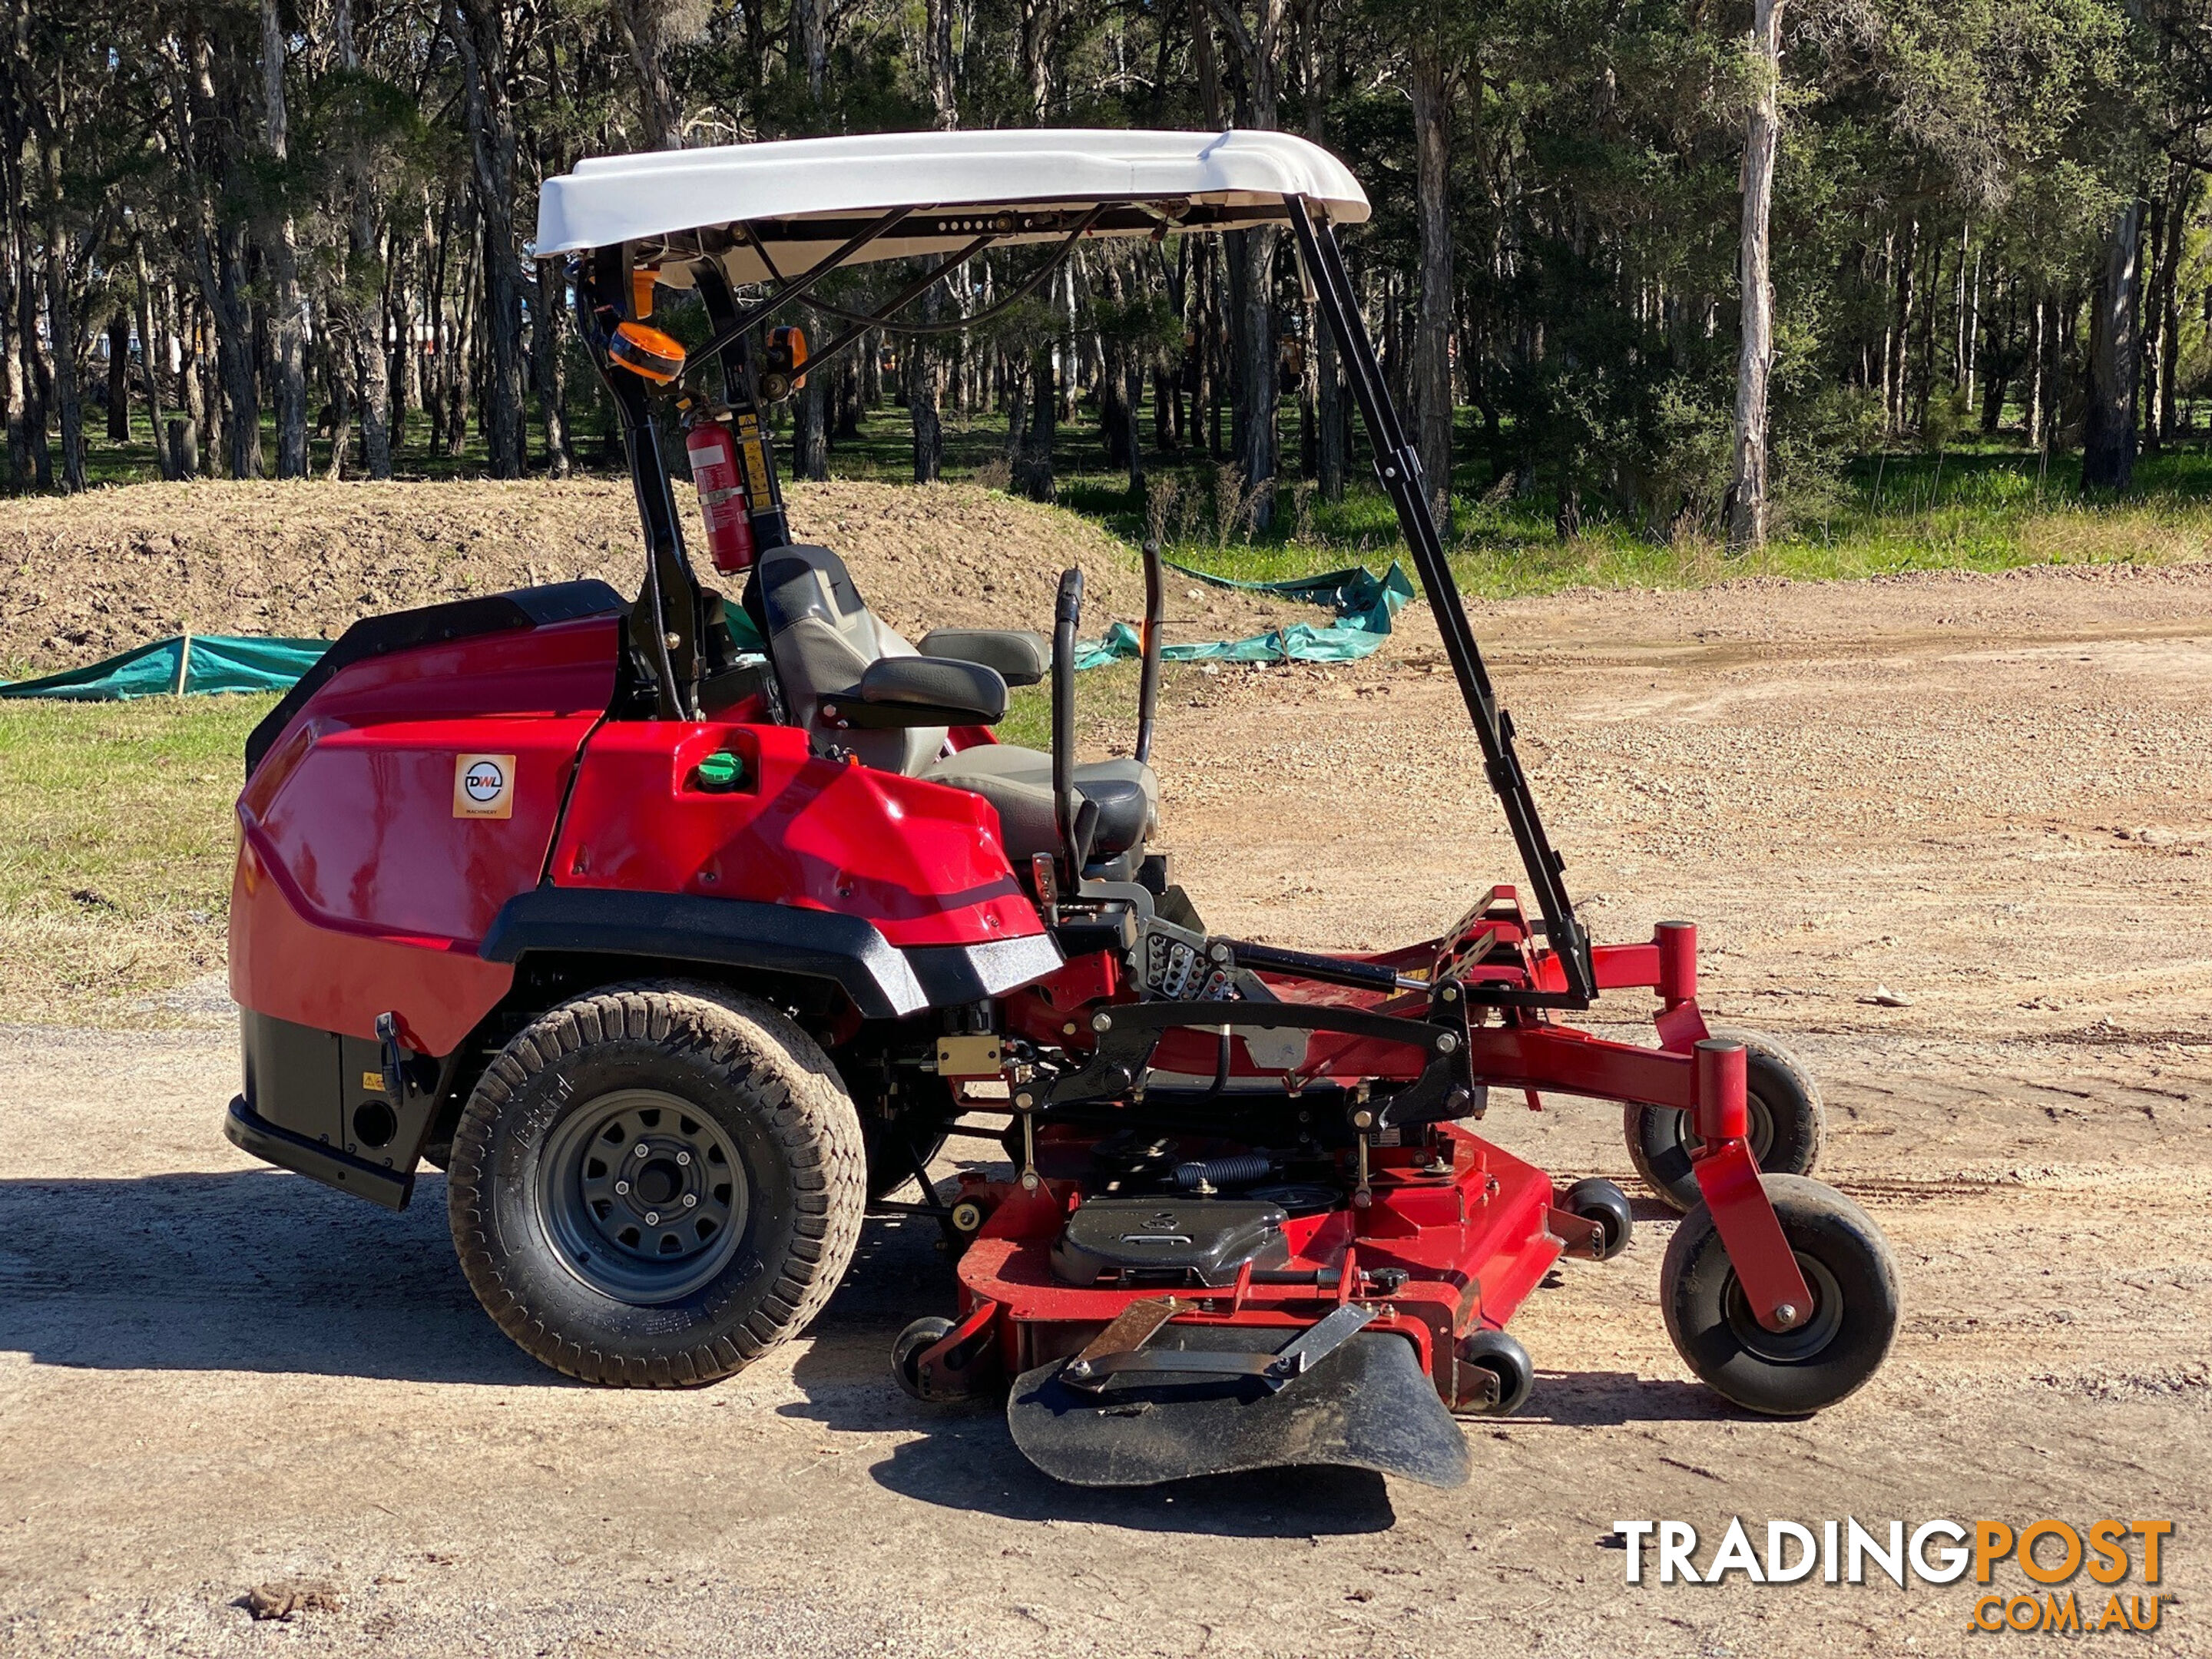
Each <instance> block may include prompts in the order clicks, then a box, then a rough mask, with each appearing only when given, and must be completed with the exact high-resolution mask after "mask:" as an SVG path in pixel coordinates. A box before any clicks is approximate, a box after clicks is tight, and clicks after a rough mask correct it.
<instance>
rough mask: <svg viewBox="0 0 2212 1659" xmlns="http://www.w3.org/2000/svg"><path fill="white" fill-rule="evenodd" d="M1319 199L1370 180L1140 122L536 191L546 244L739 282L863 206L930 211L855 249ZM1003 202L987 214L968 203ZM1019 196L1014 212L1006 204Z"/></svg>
mask: <svg viewBox="0 0 2212 1659" xmlns="http://www.w3.org/2000/svg"><path fill="white" fill-rule="evenodd" d="M1290 196H1303V197H1308V198H1310V200H1311V201H1312V202H1314V203H1315V204H1316V205H1317V206H1318V208H1319V209H1320V210H1322V212H1323V213H1324V214H1325V215H1326V216H1327V217H1328V218H1329V219H1330V220H1332V221H1334V222H1336V223H1339V224H1357V223H1358V222H1361V221H1363V220H1364V219H1365V218H1366V217H1367V196H1366V192H1365V191H1363V190H1361V189H1360V187H1359V181H1358V179H1354V178H1353V177H1352V173H1351V172H1350V171H1349V170H1348V169H1347V168H1346V167H1345V165H1344V163H1343V162H1341V161H1338V160H1337V159H1336V157H1334V155H1330V154H1329V153H1328V151H1327V150H1325V149H1321V148H1320V147H1319V146H1318V145H1316V144H1311V143H1307V142H1306V141H1305V140H1304V139H1303V138H1300V137H1296V136H1294V135H1292V134H1291V133H1286V132H1261V131H1252V132H1141V131H1115V130H1091V131H1086V130H1067V129H1049V128H1046V129H1035V128H1032V129H1024V130H1018V131H1003V132H891V133H879V134H871V135H868V136H865V137H848V138H793V139H787V140H784V141H782V142H781V143H767V144H726V145H721V146H719V147H717V148H714V149H683V150H656V151H652V152H648V153H647V154H644V155H610V156H605V157H602V158H600V159H599V160H596V161H585V162H583V163H581V164H580V165H579V166H578V167H577V168H576V170H575V171H574V173H568V174H567V175H565V176H563V177H562V178H558V179H547V180H546V181H545V184H544V188H543V189H542V190H541V191H539V193H538V238H537V252H538V257H539V258H547V257H550V256H551V255H553V254H556V253H570V252H578V251H580V250H582V249H586V248H593V247H610V246H614V245H616V244H617V243H625V242H627V243H632V244H642V245H645V246H642V247H641V248H640V250H639V252H640V253H641V256H643V257H646V258H653V249H654V247H655V246H664V247H665V252H666V258H667V264H666V266H665V268H664V271H663V276H662V280H663V281H664V282H671V281H672V282H675V283H684V282H685V281H687V280H688V279H687V278H685V277H684V276H680V275H679V274H678V273H679V271H680V270H681V267H682V265H683V264H684V261H685V260H686V259H687V258H700V257H702V256H710V257H714V258H719V259H720V260H721V261H722V262H723V264H724V267H725V269H726V271H727V274H728V276H729V278H730V280H731V281H732V283H757V282H761V281H763V280H765V279H766V278H767V276H768V275H769V272H768V270H767V266H766V265H765V264H764V263H763V261H762V259H761V258H760V255H759V253H758V252H757V248H756V246H754V245H753V244H752V242H751V241H750V240H749V239H748V235H747V234H746V231H745V230H740V229H738V227H746V228H749V229H750V232H751V233H752V234H757V235H758V236H759V238H760V240H762V241H764V242H766V243H767V244H768V246H769V249H770V250H771V256H772V258H774V260H775V265H776V268H777V270H779V271H781V274H782V275H784V276H794V275H796V274H797V273H799V272H800V271H803V270H806V269H807V268H808V267H809V266H811V265H812V264H815V263H816V262H817V260H819V259H821V258H824V257H826V256H827V255H829V253H831V252H834V251H835V250H836V248H837V247H839V246H842V244H843V243H844V242H845V241H846V240H848V238H849V237H850V236H851V235H852V234H854V231H855V230H857V229H859V228H862V227H863V226H864V225H865V224H866V222H868V221H869V220H871V219H873V218H876V217H878V216H881V215H882V214H884V213H885V212H887V211H888V210H891V209H894V208H898V207H915V208H919V209H921V210H923V211H921V212H917V213H916V214H915V215H914V216H911V217H910V218H908V220H906V221H905V222H903V223H902V224H901V225H900V226H899V227H898V228H897V229H896V230H894V231H892V232H890V234H886V235H884V236H882V237H880V238H878V240H875V241H873V242H871V243H869V244H868V245H867V246H866V247H865V248H863V249H861V250H860V252H859V253H858V254H856V255H855V256H854V260H853V263H854V264H863V263H867V262H870V261H873V260H880V259H899V258H912V257H914V256H915V255H918V254H923V253H930V252H951V251H952V250H954V249H957V248H960V247H963V246H967V245H968V244H969V242H970V241H972V240H974V239H975V236H976V235H977V234H980V233H983V232H987V231H995V232H997V233H998V234H999V237H1000V240H1005V241H1052V240H1058V239H1059V238H1060V237H1061V236H1064V235H1066V234H1067V233H1068V232H1069V231H1070V230H1071V229H1072V228H1073V226H1074V224H1075V222H1076V221H1077V220H1078V219H1079V217H1080V216H1081V215H1082V214H1083V213H1084V212H1085V211H1086V210H1089V209H1090V208H1091V207H1093V206H1095V205H1097V204H1100V203H1110V204H1133V207H1134V208H1135V209H1136V210H1138V211H1136V212H1134V213H1117V214H1115V215H1114V216H1111V217H1109V218H1102V219H1101V220H1100V221H1099V222H1097V224H1096V226H1095V228H1094V231H1093V234H1100V235H1143V234H1150V233H1151V232H1152V230H1153V229H1155V228H1158V227H1160V226H1163V225H1164V226H1165V227H1166V228H1170V229H1174V228H1185V229H1190V230H1217V229H1225V228H1235V226H1236V224H1237V223H1238V222H1247V223H1249V222H1256V221H1261V220H1266V219H1277V220H1279V219H1280V217H1281V212H1280V204H1281V203H1282V201H1283V198H1284V197H1290ZM989 207H995V208H999V209H1000V210H1001V211H1000V212H998V213H994V214H992V215H989V216H987V217H984V218H977V217H975V216H973V215H968V216H963V215H962V214H961V213H960V212H959V211H958V210H962V209H974V208H989ZM1008 208H1018V209H1019V210H1020V211H1018V213H1015V214H1012V215H1011V216H1010V215H1009V214H1008V213H1006V211H1004V210H1006V209H1008Z"/></svg>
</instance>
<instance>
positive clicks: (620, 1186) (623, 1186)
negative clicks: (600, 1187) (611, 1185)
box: [615, 1181, 629, 1193]
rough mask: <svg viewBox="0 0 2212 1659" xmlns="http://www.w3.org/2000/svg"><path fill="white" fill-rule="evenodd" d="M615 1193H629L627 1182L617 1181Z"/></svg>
mask: <svg viewBox="0 0 2212 1659" xmlns="http://www.w3.org/2000/svg"><path fill="white" fill-rule="evenodd" d="M615 1191H617V1193H627V1192H628V1191H629V1182H627V1181H617V1182H615Z"/></svg>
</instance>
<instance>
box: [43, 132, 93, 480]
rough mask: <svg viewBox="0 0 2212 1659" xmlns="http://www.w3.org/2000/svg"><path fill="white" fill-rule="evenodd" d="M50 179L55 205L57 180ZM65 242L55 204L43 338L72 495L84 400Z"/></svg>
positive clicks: (80, 467) (49, 226)
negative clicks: (78, 375) (50, 352)
mask: <svg viewBox="0 0 2212 1659" xmlns="http://www.w3.org/2000/svg"><path fill="white" fill-rule="evenodd" d="M58 170H59V169H58V167H57V168H56V172H57V173H58ZM52 182H53V184H54V185H55V190H56V195H55V198H54V199H55V201H56V202H57V204H58V202H59V199H60V197H59V184H60V180H59V179H58V178H56V179H54V180H53V181H52ZM68 245H69V237H68V234H67V233H66V232H65V231H64V229H63V228H62V225H61V219H60V210H59V208H58V206H57V208H56V210H55V212H54V215H53V216H52V217H50V218H49V219H48V220H47V221H46V330H47V333H46V337H47V339H48V340H49V341H50V342H52V346H53V356H54V364H53V374H54V410H55V412H56V413H57V414H58V416H60V417H61V438H62V488H63V489H64V490H66V491H68V492H70V494H72V495H74V494H75V493H76V491H78V490H80V489H83V488H84V399H83V398H82V394H81V393H80V392H78V390H77V383H76V313H75V312H74V310H73V309H72V308H71V307H70V291H69V259H68V257H67V252H66V250H67V248H68Z"/></svg>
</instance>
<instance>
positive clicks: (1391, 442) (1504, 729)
mask: <svg viewBox="0 0 2212 1659" xmlns="http://www.w3.org/2000/svg"><path fill="white" fill-rule="evenodd" d="M1284 205H1285V207H1286V208H1287V209H1288V210H1289V212H1290V220H1291V234H1293V236H1295V237H1296V239H1297V246H1298V258H1299V261H1300V263H1302V264H1304V266H1305V269H1306V272H1307V275H1308V276H1309V278H1310V280H1311V282H1312V283H1313V287H1314V297H1315V301H1316V305H1317V306H1318V307H1319V309H1320V311H1321V313H1322V319H1323V320H1324V321H1326V322H1327V323H1328V327H1329V331H1330V332H1331V333H1333V334H1334V335H1335V337H1336V342H1337V345H1338V347H1339V349H1340V350H1341V351H1342V353H1343V356H1344V365H1345V368H1346V371H1347V373H1348V375H1349V378H1350V380H1351V381H1352V396H1353V397H1354V398H1357V399H1358V404H1359V413H1360V418H1361V419H1362V420H1363V421H1364V422H1365V424H1366V427H1367V435H1368V437H1369V438H1370V440H1371V441H1372V442H1373V443H1374V446H1375V471H1376V473H1377V474H1378V475H1380V477H1381V478H1382V480H1383V488H1384V489H1387V490H1388V491H1389V494H1390V501H1391V504H1392V505H1393V506H1394V507H1396V508H1397V510H1398V523H1399V526H1400V527H1401V529H1402V530H1403V531H1404V532H1405V536H1406V544H1407V546H1408V547H1409V548H1411V549H1412V550H1413V568H1415V569H1416V570H1417V571H1419V573H1420V577H1421V586H1422V587H1423V588H1424V589H1425V590H1426V591H1427V592H1428V596H1429V603H1430V605H1431V606H1432V607H1433V608H1434V610H1435V611H1436V613H1437V632H1438V633H1439V634H1441V635H1443V643H1444V654H1445V655H1446V656H1447V657H1449V659H1451V665H1452V672H1453V673H1454V674H1455V676H1457V677H1458V679H1459V689H1460V695H1461V696H1462V697H1464V698H1465V699H1466V700H1467V712H1468V714H1469V715H1470V716H1472V717H1473V719H1474V729H1475V735H1476V736H1477V737H1478V738H1480V740H1481V744H1482V754H1483V759H1484V761H1485V762H1486V769H1487V770H1488V772H1489V774H1490V782H1491V787H1492V788H1493V789H1495V790H1496V791H1497V792H1498V802H1499V804H1500V805H1503V806H1504V809H1505V821H1506V823H1507V824H1508V826H1509V827H1510V829H1511V830H1512V832H1513V842H1514V845H1515V846H1516V848H1519V849H1520V853H1521V862H1522V866H1524V867H1525V868H1526V869H1527V870H1528V885H1529V889H1530V891H1531V893H1532V894H1533V896H1534V898H1535V901H1536V907H1537V908H1538V910H1539V911H1540V912H1541V914H1542V915H1543V918H1544V924H1545V930H1546V934H1547V938H1548V939H1550V942H1551V945H1552V948H1553V951H1556V952H1557V953H1558V956H1559V963H1560V966H1561V967H1562V968H1564V969H1565V971H1566V979H1567V997H1568V999H1569V1000H1571V1001H1572V1003H1573V1004H1574V1005H1575V1006H1584V1005H1587V1004H1588V1003H1589V1001H1590V1000H1592V999H1593V998H1594V997H1595V996H1596V994H1597V978H1596V975H1595V971H1594V970H1593V969H1592V965H1591V962H1590V947H1589V935H1588V934H1587V933H1584V932H1583V927H1582V924H1581V923H1580V922H1578V921H1577V920H1576V919H1575V910H1574V904H1573V902H1572V901H1571V899H1569V898H1568V896H1567V889H1566V884H1565V882H1564V881H1563V880H1562V879H1561V878H1560V872H1561V871H1563V870H1564V869H1565V867H1566V860H1565V859H1564V858H1562V857H1561V856H1560V855H1559V852H1558V851H1557V849H1555V848H1553V845H1552V842H1551V839H1550V837H1549V836H1547V835H1546V834H1545V833H1544V825H1543V821H1542V820H1541V818H1539V817H1537V814H1536V800H1535V797H1534V794H1532V793H1530V791H1529V788H1528V777H1527V775H1525V774H1524V773H1523V772H1522V769H1521V761H1520V757H1518V756H1516V754H1515V753H1514V752H1513V717H1512V716H1511V715H1510V714H1507V713H1506V712H1505V710H1504V709H1503V708H1500V707H1499V706H1498V696H1497V694H1496V693H1495V692H1494V691H1493V690H1492V689H1491V684H1490V671H1489V670H1488V669H1487V668H1486V667H1485V666H1484V665H1483V661H1482V651H1481V648H1480V647H1479V646H1477V645H1476V643H1475V640H1474V628H1473V626H1472V625H1470V624H1469V623H1468V619H1467V606H1466V605H1465V604H1464V603H1462V600H1461V599H1460V593H1459V584H1458V583H1457V582H1456V581H1455V580H1454V579H1453V577H1452V573H1451V565H1450V563H1449V561H1447V560H1446V558H1445V557H1444V548H1443V537H1442V536H1441V535H1439V534H1438V533H1437V521H1436V517H1435V515H1434V514H1433V513H1431V510H1430V507H1429V496H1428V491H1427V490H1426V489H1424V488H1423V479H1422V476H1421V461H1420V457H1419V454H1418V453H1416V452H1415V451H1414V448H1413V445H1412V444H1411V443H1409V442H1407V439H1406V429H1405V428H1404V427H1403V426H1402V425H1401V424H1400V422H1399V420H1398V411H1397V410H1395V409H1394V408H1393V407H1392V406H1391V404H1390V394H1389V390H1388V389H1387V388H1386V387H1385V386H1384V385H1383V368H1382V365H1381V364H1380V363H1378V362H1376V357H1375V343H1374V342H1373V341H1372V340H1370V338H1369V337H1368V335H1367V325H1366V324H1365V322H1364V321H1363V320H1362V319H1361V318H1360V315H1359V307H1358V302H1357V301H1356V300H1355V299H1354V297H1353V295H1352V279H1351V277H1350V276H1349V275H1347V274H1346V270H1345V268H1344V254H1343V251H1342V250H1341V249H1340V248H1339V247H1338V246H1337V243H1336V232H1335V229H1334V227H1332V226H1331V225H1330V224H1329V222H1328V220H1327V219H1326V218H1325V217H1324V218H1322V219H1321V220H1320V221H1319V222H1316V220H1315V218H1314V216H1313V215H1312V214H1311V213H1310V212H1309V211H1308V210H1307V206H1306V204H1305V201H1304V198H1303V197H1295V196H1294V197H1285V202H1284Z"/></svg>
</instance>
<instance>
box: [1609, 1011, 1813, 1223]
mask: <svg viewBox="0 0 2212 1659" xmlns="http://www.w3.org/2000/svg"><path fill="white" fill-rule="evenodd" d="M1713 1035H1714V1036H1717V1037H1722V1038H1725V1039H1726V1040H1727V1041H1729V1042H1741V1044H1743V1046H1744V1049H1745V1054H1744V1091H1743V1092H1744V1106H1745V1109H1746V1110H1745V1115H1746V1116H1747V1119H1748V1120H1749V1125H1748V1127H1749V1129H1750V1134H1749V1135H1748V1137H1747V1139H1749V1140H1750V1142H1751V1155H1752V1158H1753V1160H1754V1161H1755V1162H1756V1163H1757V1164H1758V1165H1759V1170H1760V1171H1761V1172H1762V1173H1764V1174H1766V1175H1788V1176H1802V1175H1810V1174H1812V1173H1813V1171H1814V1170H1815V1169H1816V1168H1818V1167H1819V1165H1820V1149H1821V1148H1822V1147H1823V1146H1826V1143H1827V1139H1828V1109H1827V1107H1826V1104H1825V1103H1823V1102H1822V1101H1821V1099H1820V1083H1819V1082H1818V1081H1817V1080H1816V1079H1814V1076H1813V1073H1811V1072H1810V1071H1809V1070H1808V1069H1807V1067H1806V1066H1805V1063H1804V1062H1803V1061H1802V1060H1799V1059H1798V1058H1797V1056H1796V1055H1795V1054H1791V1053H1790V1050H1789V1049H1787V1048H1784V1047H1783V1046H1782V1044H1780V1043H1779V1042H1776V1041H1775V1040H1774V1039H1773V1038H1772V1037H1771V1036H1765V1034H1763V1033H1761V1032H1758V1031H1723V1030H1716V1031H1715V1032H1714V1033H1713ZM1621 1133H1622V1134H1623V1136H1624V1137H1625V1138H1626V1140H1627V1142H1628V1160H1629V1162H1630V1163H1632V1164H1634V1165H1635V1166H1636V1173H1637V1174H1638V1175H1640V1176H1643V1177H1644V1181H1645V1182H1647V1183H1648V1184H1649V1185H1650V1188H1651V1190H1652V1191H1653V1192H1655V1193H1656V1194H1658V1195H1659V1196H1660V1197H1661V1198H1662V1199H1663V1200H1666V1201H1667V1202H1668V1204H1669V1205H1671V1206H1674V1208H1675V1209H1677V1210H1680V1211H1682V1212H1684V1213H1687V1212H1689V1211H1690V1210H1692V1208H1694V1207H1695V1206H1697V1205H1698V1204H1699V1203H1700V1202H1702V1201H1703V1195H1702V1194H1699V1191H1698V1178H1697V1176H1694V1175H1692V1173H1691V1172H1690V1163H1691V1159H1692V1155H1693V1154H1694V1153H1695V1152H1697V1150H1698V1146H1699V1141H1698V1134H1697V1131H1696V1130H1694V1129H1692V1127H1690V1115H1689V1114H1688V1113H1687V1112H1678V1111H1675V1110H1673V1109H1670V1108H1668V1107H1663V1106H1627V1107H1624V1108H1623V1109H1622V1110H1621Z"/></svg>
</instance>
